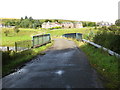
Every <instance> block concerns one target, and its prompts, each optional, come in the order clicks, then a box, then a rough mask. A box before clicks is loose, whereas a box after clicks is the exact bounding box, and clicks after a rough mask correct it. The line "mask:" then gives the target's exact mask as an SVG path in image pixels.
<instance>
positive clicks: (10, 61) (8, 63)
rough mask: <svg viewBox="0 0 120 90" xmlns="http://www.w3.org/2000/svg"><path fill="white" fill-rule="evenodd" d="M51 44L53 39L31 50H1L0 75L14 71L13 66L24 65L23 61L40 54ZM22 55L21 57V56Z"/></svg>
mask: <svg viewBox="0 0 120 90" xmlns="http://www.w3.org/2000/svg"><path fill="white" fill-rule="evenodd" d="M52 45H53V41H52V42H51V43H49V44H46V45H44V46H41V47H39V48H34V49H31V50H27V51H23V52H19V53H15V52H3V55H2V57H3V58H2V60H3V61H2V62H3V66H2V74H3V75H2V76H5V75H7V74H9V73H10V72H13V71H15V68H17V67H20V66H22V65H24V63H26V62H28V61H30V60H31V59H32V58H34V57H35V56H36V55H39V54H42V53H41V52H42V51H44V50H46V49H47V48H49V47H50V46H52ZM21 56H22V57H21Z"/></svg>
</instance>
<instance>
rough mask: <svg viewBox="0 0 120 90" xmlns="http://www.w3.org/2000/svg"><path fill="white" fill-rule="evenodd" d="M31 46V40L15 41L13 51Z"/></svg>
mask: <svg viewBox="0 0 120 90" xmlns="http://www.w3.org/2000/svg"><path fill="white" fill-rule="evenodd" d="M31 48H32V40H25V41H18V42H15V51H16V52H17V51H24V50H28V49H31Z"/></svg>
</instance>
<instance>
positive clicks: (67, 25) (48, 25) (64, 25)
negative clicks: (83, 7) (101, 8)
mask: <svg viewBox="0 0 120 90" xmlns="http://www.w3.org/2000/svg"><path fill="white" fill-rule="evenodd" d="M52 27H62V28H83V25H82V23H81V22H74V23H72V22H63V23H58V22H44V23H43V24H42V28H52Z"/></svg>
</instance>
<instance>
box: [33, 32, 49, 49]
mask: <svg viewBox="0 0 120 90" xmlns="http://www.w3.org/2000/svg"><path fill="white" fill-rule="evenodd" d="M32 41H33V43H32V45H33V47H38V46H41V45H43V44H46V43H49V42H50V41H51V38H50V34H44V35H35V36H33V40H32Z"/></svg>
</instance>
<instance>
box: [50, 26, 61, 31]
mask: <svg viewBox="0 0 120 90" xmlns="http://www.w3.org/2000/svg"><path fill="white" fill-rule="evenodd" d="M60 28H62V27H60V26H57V27H52V28H49V29H50V30H53V29H60Z"/></svg>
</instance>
